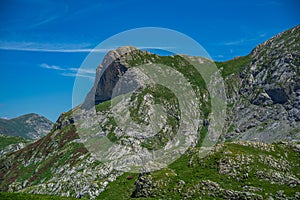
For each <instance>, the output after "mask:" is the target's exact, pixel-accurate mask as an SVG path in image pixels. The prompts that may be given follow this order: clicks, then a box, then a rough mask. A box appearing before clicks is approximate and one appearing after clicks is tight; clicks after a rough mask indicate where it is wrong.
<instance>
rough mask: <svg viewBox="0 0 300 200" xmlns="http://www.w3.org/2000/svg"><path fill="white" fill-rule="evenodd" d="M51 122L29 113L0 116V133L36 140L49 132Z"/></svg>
mask: <svg viewBox="0 0 300 200" xmlns="http://www.w3.org/2000/svg"><path fill="white" fill-rule="evenodd" d="M52 126H53V122H51V121H50V120H48V119H47V118H46V117H43V116H41V115H38V114H34V113H30V114H26V115H22V116H19V117H16V118H13V119H3V118H0V134H3V135H10V136H19V137H23V138H25V139H31V140H36V139H39V138H41V137H43V136H44V135H46V134H47V133H49V132H50V130H51V128H52Z"/></svg>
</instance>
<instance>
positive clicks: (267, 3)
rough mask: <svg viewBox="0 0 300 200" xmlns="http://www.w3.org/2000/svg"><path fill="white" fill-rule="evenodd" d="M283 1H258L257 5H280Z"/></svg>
mask: <svg viewBox="0 0 300 200" xmlns="http://www.w3.org/2000/svg"><path fill="white" fill-rule="evenodd" d="M282 4H283V2H279V1H274V0H273V1H261V2H260V3H258V4H257V5H258V6H282Z"/></svg>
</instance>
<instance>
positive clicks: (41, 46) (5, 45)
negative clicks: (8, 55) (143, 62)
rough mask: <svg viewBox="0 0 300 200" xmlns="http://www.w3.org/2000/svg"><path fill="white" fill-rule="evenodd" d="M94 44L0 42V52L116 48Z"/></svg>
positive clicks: (79, 51) (77, 51)
mask: <svg viewBox="0 0 300 200" xmlns="http://www.w3.org/2000/svg"><path fill="white" fill-rule="evenodd" d="M94 46H95V44H91V43H74V44H68V43H37V42H13V41H0V50H12V51H32V52H60V53H85V52H87V53H89V52H99V53H107V52H108V51H110V50H114V49H116V48H118V46H112V47H109V48H93V47H94ZM137 48H139V49H146V50H147V49H162V50H171V49H174V48H175V47H163V46H161V47H160V46H157V47H155V46H138V47H137Z"/></svg>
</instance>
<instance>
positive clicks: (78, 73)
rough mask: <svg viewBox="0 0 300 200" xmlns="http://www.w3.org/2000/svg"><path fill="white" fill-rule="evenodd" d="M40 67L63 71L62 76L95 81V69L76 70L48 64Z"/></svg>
mask: <svg viewBox="0 0 300 200" xmlns="http://www.w3.org/2000/svg"><path fill="white" fill-rule="evenodd" d="M40 67H42V68H45V69H50V70H56V71H62V73H60V75H62V76H70V77H83V78H89V79H94V78H95V73H96V70H94V69H84V68H75V67H67V68H63V67H60V66H57V65H48V64H46V63H42V64H40Z"/></svg>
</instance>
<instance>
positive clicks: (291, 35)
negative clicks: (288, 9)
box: [226, 26, 300, 142]
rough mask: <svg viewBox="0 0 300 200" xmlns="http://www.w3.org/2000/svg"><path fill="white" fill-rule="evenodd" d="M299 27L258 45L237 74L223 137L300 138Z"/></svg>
mask: <svg viewBox="0 0 300 200" xmlns="http://www.w3.org/2000/svg"><path fill="white" fill-rule="evenodd" d="M299 38H300V26H297V27H295V28H293V29H290V30H288V31H286V32H284V33H281V34H279V35H277V36H275V37H273V38H271V39H270V40H268V41H266V42H264V43H262V44H260V45H259V46H258V47H256V48H255V49H254V50H253V51H252V52H251V57H252V62H251V63H249V65H248V66H245V67H244V69H243V71H242V72H241V74H240V77H239V79H238V80H237V81H238V82H239V88H236V89H237V90H238V95H237V100H236V103H235V106H234V108H233V111H232V115H233V121H232V126H233V127H235V130H234V131H230V133H228V134H227V136H226V137H227V138H231V139H246V140H256V141H263V142H274V141H278V140H297V141H298V140H299V139H300V121H299V119H300V106H299V100H300V96H299V95H300V89H299V88H300V73H299V72H300V60H299V58H300V43H299Z"/></svg>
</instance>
